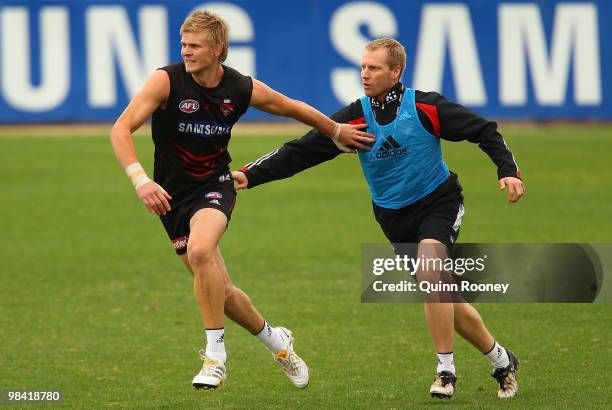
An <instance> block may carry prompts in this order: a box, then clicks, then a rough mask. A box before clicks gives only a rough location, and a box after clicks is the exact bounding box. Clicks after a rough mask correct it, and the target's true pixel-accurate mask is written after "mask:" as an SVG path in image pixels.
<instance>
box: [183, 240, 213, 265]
mask: <svg viewBox="0 0 612 410" xmlns="http://www.w3.org/2000/svg"><path fill="white" fill-rule="evenodd" d="M187 259H188V260H189V264H190V265H191V266H192V267H193V268H195V269H196V270H197V269H198V268H203V267H207V266H210V265H213V264H215V263H216V259H215V248H214V247H212V246H207V245H206V244H193V245H191V244H190V246H189V247H188V248H187Z"/></svg>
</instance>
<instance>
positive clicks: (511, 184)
mask: <svg viewBox="0 0 612 410" xmlns="http://www.w3.org/2000/svg"><path fill="white" fill-rule="evenodd" d="M416 103H417V108H418V110H419V119H420V120H421V123H423V125H424V126H425V128H426V129H427V130H428V131H429V132H430V133H432V134H434V135H435V136H436V137H440V138H442V139H445V140H447V141H464V140H467V141H469V142H472V143H474V144H478V146H479V147H480V149H481V150H483V151H484V152H485V153H486V154H487V155H488V156H489V158H491V160H492V161H493V162H494V163H495V165H497V179H498V180H499V188H500V189H501V190H504V189H506V187H507V188H508V203H515V202H517V201H518V200H519V199H521V197H522V196H523V194H524V193H525V187H524V185H523V181H522V180H521V173H520V171H519V169H518V165H517V164H516V161H515V159H514V155H512V152H511V151H510V149H509V148H508V146H507V145H506V141H504V138H503V137H502V136H501V134H500V133H499V131H498V130H497V124H496V123H495V122H493V121H488V120H486V119H485V118H483V117H481V116H479V115H477V114H475V113H474V112H472V111H470V110H469V109H467V108H466V107H464V106H462V105H460V104H456V103H451V102H449V101H448V100H447V99H446V98H444V97H443V96H441V95H440V94H438V93H435V92H427V93H426V92H422V91H417V93H416Z"/></svg>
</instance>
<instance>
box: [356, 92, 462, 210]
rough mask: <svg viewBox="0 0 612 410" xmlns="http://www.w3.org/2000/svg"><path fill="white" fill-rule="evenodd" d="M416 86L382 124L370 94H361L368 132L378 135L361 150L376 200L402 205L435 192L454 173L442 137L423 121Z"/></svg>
mask: <svg viewBox="0 0 612 410" xmlns="http://www.w3.org/2000/svg"><path fill="white" fill-rule="evenodd" d="M414 94H415V92H414V89H412V88H406V91H405V92H404V96H403V98H402V102H401V104H400V107H399V110H398V113H397V116H396V118H395V120H394V121H392V122H391V123H389V124H387V125H379V124H378V123H377V122H376V119H375V118H374V114H373V113H372V105H371V101H370V98H369V97H365V96H363V97H361V105H362V107H363V113H364V118H365V122H366V123H367V124H368V129H367V132H369V133H370V134H373V135H375V136H376V142H375V143H374V145H373V146H372V150H371V151H369V152H365V151H359V159H360V161H361V168H362V169H363V174H364V176H365V178H366V180H367V182H368V186H369V188H370V195H371V196H372V200H373V201H374V203H375V204H376V205H378V206H380V207H383V208H389V209H399V208H403V207H405V206H407V205H410V204H412V203H414V202H416V201H418V200H419V199H421V198H423V197H425V196H426V195H428V194H429V193H431V192H432V191H433V190H434V189H436V187H437V186H438V185H440V184H441V183H442V182H444V181H445V180H446V179H447V178H448V176H449V175H450V173H449V171H448V167H447V165H446V163H444V160H443V159H442V151H441V149H440V140H439V138H437V137H435V136H433V135H431V134H430V133H429V132H427V131H426V130H425V128H423V125H422V124H421V122H420V121H419V116H418V114H417V110H416V105H415V101H414Z"/></svg>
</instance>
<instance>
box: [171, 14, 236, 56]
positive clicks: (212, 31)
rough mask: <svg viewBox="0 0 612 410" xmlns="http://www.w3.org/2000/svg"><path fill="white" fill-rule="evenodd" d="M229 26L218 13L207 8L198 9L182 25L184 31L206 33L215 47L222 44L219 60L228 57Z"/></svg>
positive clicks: (182, 31)
mask: <svg viewBox="0 0 612 410" xmlns="http://www.w3.org/2000/svg"><path fill="white" fill-rule="evenodd" d="M228 32H229V27H228V25H227V23H226V22H225V20H223V18H221V16H219V15H218V14H215V13H213V12H210V11H206V10H196V11H194V12H193V13H191V15H190V16H189V17H187V18H186V19H185V21H184V22H183V25H182V26H181V35H183V33H205V34H206V36H207V40H208V42H209V44H210V45H211V46H213V47H215V48H216V47H218V46H219V45H221V46H222V48H221V55H220V56H219V62H220V63H222V62H224V61H225V59H226V58H227V50H228V48H229V39H228V37H229V36H228Z"/></svg>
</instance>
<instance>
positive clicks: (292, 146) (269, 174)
mask: <svg viewBox="0 0 612 410" xmlns="http://www.w3.org/2000/svg"><path fill="white" fill-rule="evenodd" d="M405 66H406V54H405V51H404V48H403V46H402V45H401V44H400V43H398V42H397V41H396V40H393V39H379V40H375V41H373V42H371V43H370V44H368V45H367V46H366V49H365V51H364V53H363V60H362V65H361V78H362V81H363V89H364V93H365V96H363V97H361V98H360V99H359V100H356V101H355V102H353V103H351V104H350V105H348V106H346V107H344V108H343V109H341V110H340V111H338V112H336V113H335V114H334V115H332V118H333V119H334V120H335V121H338V122H347V123H349V124H363V123H367V124H369V127H368V131H369V132H371V133H372V134H374V135H376V137H377V139H376V143H375V144H374V145H373V146H372V150H371V151H363V150H359V159H360V161H361V165H362V168H363V172H364V176H365V178H366V180H367V182H368V185H369V188H370V193H371V196H372V201H373V207H374V215H375V217H376V220H377V221H378V223H379V224H380V226H381V228H382V230H383V232H384V233H385V235H386V236H387V238H388V239H389V241H391V242H392V243H418V255H422V254H423V255H428V256H431V257H441V258H445V257H446V256H447V255H448V252H449V251H450V249H451V248H452V245H453V243H454V242H455V240H456V239H457V235H458V233H459V227H460V225H461V220H462V216H463V212H464V209H463V196H462V194H461V191H462V188H461V186H460V185H459V182H458V180H457V175H456V174H454V173H452V172H450V171H449V170H448V167H447V166H446V164H445V163H444V161H443V159H442V154H441V150H440V138H442V139H445V140H449V141H462V140H468V141H470V142H473V143H477V144H479V146H480V148H481V149H482V150H483V151H484V152H486V153H487V154H488V155H489V156H490V157H491V159H492V160H493V162H494V163H495V164H496V165H497V167H498V171H497V174H498V179H499V187H500V189H505V188H506V187H507V188H508V202H509V203H514V202H516V201H518V200H519V199H520V198H521V196H522V195H523V193H524V187H523V183H522V181H521V179H520V174H519V171H518V168H517V165H516V163H515V161H514V158H513V156H512V154H511V153H510V151H509V150H508V148H507V146H506V144H505V142H504V140H503V138H502V137H501V135H500V134H499V133H498V132H497V126H496V124H495V123H493V122H489V121H487V120H485V119H483V118H481V117H478V116H477V115H476V114H474V113H472V112H470V111H469V110H467V109H466V108H464V107H462V106H460V105H458V104H453V103H450V102H448V101H447V100H446V99H445V98H444V97H442V96H441V95H439V94H437V93H434V92H422V91H418V90H414V89H410V88H405V87H404V86H403V85H402V84H401V82H400V78H401V76H402V73H403V71H404V68H405ZM340 153H341V151H340V150H339V149H338V148H337V147H336V145H334V144H333V143H332V142H331V141H329V139H328V138H325V137H324V136H323V135H322V134H321V133H320V132H318V131H316V130H312V131H310V132H309V133H308V134H306V135H304V136H303V137H302V138H300V139H299V140H294V141H291V142H288V143H286V144H285V145H283V146H282V147H281V148H280V149H279V150H278V152H276V151H275V152H273V153H271V154H268V155H266V156H264V157H262V158H261V159H259V160H257V161H255V162H253V163H250V164H248V165H246V166H245V167H243V168H242V170H241V172H234V173H233V177H234V179H235V181H236V182H237V185H236V187H237V188H238V189H244V188H247V187H248V188H253V187H255V186H257V185H260V184H263V183H266V182H269V181H273V180H277V179H282V178H287V177H290V176H292V175H294V174H295V173H297V172H300V171H302V170H304V169H307V168H310V167H312V166H315V165H317V164H319V163H321V162H323V161H327V160H330V159H332V158H334V157H336V156H337V155H338V154H340ZM396 250H397V248H396ZM432 273H434V274H435V273H436V272H425V271H421V272H417V280H423V279H427V277H428V275H429V277H431V274H432ZM437 274H438V277H440V272H437ZM452 300H456V299H452ZM439 301H443V299H438V301H437V302H439ZM447 301H448V299H447ZM427 302H434V301H431V300H427V299H426V303H425V305H424V308H425V318H426V320H427V323H428V325H429V329H430V333H431V335H432V338H433V341H434V344H435V347H436V350H437V352H438V367H437V376H436V378H435V380H434V383H433V385H432V386H431V389H430V393H431V395H432V396H433V397H438V398H450V397H451V396H452V395H453V392H454V388H455V382H456V377H455V366H454V358H453V328H454V329H455V330H456V331H457V332H458V333H459V334H460V335H461V336H463V337H464V338H465V339H466V340H468V341H469V342H470V343H472V344H473V345H474V346H475V347H476V348H477V349H478V350H479V351H480V352H482V353H483V354H485V355H486V356H487V357H488V358H489V359H490V360H491V363H492V364H493V367H494V370H493V377H494V378H495V379H496V380H497V382H498V383H499V390H498V396H499V397H511V396H514V395H515V394H516V392H517V390H518V386H517V384H516V369H517V367H518V360H517V359H516V357H515V356H514V355H513V354H512V353H511V352H510V351H508V350H506V349H505V348H503V347H502V346H500V345H499V344H498V343H497V342H496V341H495V339H493V337H492V336H491V334H490V333H489V331H488V330H487V328H486V327H485V325H484V323H483V321H482V319H481V318H480V315H479V314H478V312H477V311H476V310H475V309H474V308H473V307H472V306H471V305H470V304H468V303H427Z"/></svg>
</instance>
